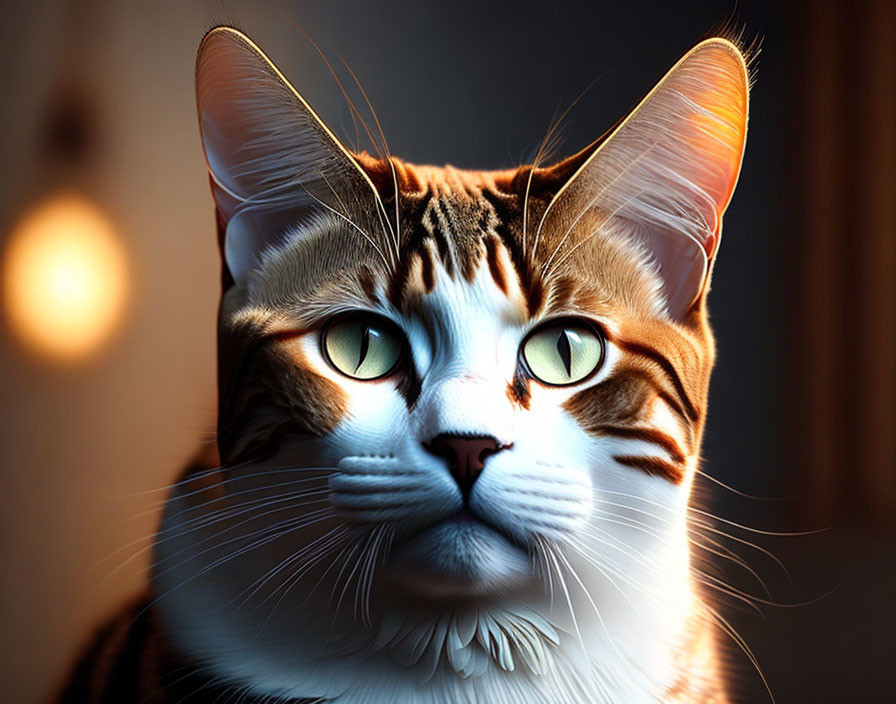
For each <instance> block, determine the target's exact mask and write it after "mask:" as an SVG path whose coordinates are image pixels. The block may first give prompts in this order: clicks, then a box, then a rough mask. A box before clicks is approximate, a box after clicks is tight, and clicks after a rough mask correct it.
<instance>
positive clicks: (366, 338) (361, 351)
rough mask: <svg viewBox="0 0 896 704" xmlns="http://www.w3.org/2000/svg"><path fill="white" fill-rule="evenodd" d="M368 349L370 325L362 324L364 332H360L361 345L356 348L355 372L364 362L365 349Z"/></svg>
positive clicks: (365, 356)
mask: <svg viewBox="0 0 896 704" xmlns="http://www.w3.org/2000/svg"><path fill="white" fill-rule="evenodd" d="M369 349H370V326H368V325H365V326H364V332H363V333H361V345H360V347H359V349H358V364H357V366H356V367H355V373H356V374H357V373H358V370H359V369H360V368H361V365H362V364H364V360H365V359H367V351H368V350H369Z"/></svg>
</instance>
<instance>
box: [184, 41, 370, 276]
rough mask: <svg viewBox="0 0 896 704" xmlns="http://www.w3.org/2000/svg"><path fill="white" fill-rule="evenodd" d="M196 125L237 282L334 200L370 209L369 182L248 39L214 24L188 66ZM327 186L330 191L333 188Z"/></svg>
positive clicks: (227, 250) (227, 258)
mask: <svg viewBox="0 0 896 704" xmlns="http://www.w3.org/2000/svg"><path fill="white" fill-rule="evenodd" d="M196 94H197V103H198V109H199V124H200V129H201V132H202V143H203V148H204V149H205V155H206V161H207V163H208V168H209V172H210V173H211V176H212V180H213V187H212V192H213V194H214V196H215V201H216V204H217V206H218V210H219V212H220V213H221V217H222V219H223V220H224V222H225V223H226V226H227V227H226V234H225V243H224V254H225V259H226V262H227V265H228V268H229V269H230V272H231V274H232V275H233V277H234V279H235V281H236V282H237V283H239V282H241V281H243V280H244V279H245V277H246V275H247V274H248V272H249V270H250V269H252V268H253V267H254V266H256V265H258V264H259V262H260V260H261V255H262V253H263V252H264V251H265V250H266V249H268V248H269V247H272V246H276V245H277V244H279V242H280V241H281V240H282V239H283V237H284V235H285V233H286V232H287V231H288V230H291V229H294V226H296V225H300V224H302V223H303V222H310V221H311V220H313V219H314V218H316V217H319V216H320V215H321V212H325V211H327V210H328V209H330V210H332V209H335V208H334V206H335V205H336V203H337V200H338V199H340V198H341V199H343V200H344V201H345V202H347V203H350V204H353V205H356V206H357V207H358V208H359V209H363V211H364V212H366V211H369V212H375V207H376V199H375V193H374V190H373V186H372V184H370V182H369V179H367V177H366V176H365V175H364V174H363V173H362V172H361V170H360V169H359V168H358V166H357V164H356V163H355V162H354V160H353V159H352V157H351V156H350V155H349V153H348V152H347V151H346V150H345V149H344V147H342V145H341V144H340V143H339V142H338V141H337V140H336V138H335V137H334V136H333V135H332V133H331V132H330V131H329V130H328V129H327V128H326V127H325V126H324V124H323V123H322V122H321V121H320V118H318V116H317V115H316V114H315V113H314V111H313V110H312V109H311V107H310V106H309V105H308V104H307V103H306V102H305V101H304V100H303V99H302V98H301V96H299V94H298V93H296V92H295V90H294V89H293V88H292V86H290V85H289V83H288V82H287V81H286V79H285V78H284V77H283V76H282V75H281V74H280V73H279V72H278V71H277V69H276V68H275V67H274V65H273V64H272V63H271V62H270V61H269V60H268V59H267V57H265V56H264V54H262V53H261V51H260V50H259V49H258V47H256V46H255V45H254V44H252V42H251V41H250V40H249V39H248V38H247V37H245V36H244V35H242V34H241V33H239V32H237V31H236V30H234V29H230V28H226V27H220V28H218V29H215V30H213V31H212V32H210V33H209V34H208V35H207V36H206V38H205V39H204V40H203V43H202V46H201V47H200V50H199V58H198V60H197V64H196ZM334 192H335V193H334Z"/></svg>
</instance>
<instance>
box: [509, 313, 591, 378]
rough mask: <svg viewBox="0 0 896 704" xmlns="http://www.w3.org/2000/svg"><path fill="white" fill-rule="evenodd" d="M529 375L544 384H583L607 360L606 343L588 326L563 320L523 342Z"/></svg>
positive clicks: (538, 330)
mask: <svg viewBox="0 0 896 704" xmlns="http://www.w3.org/2000/svg"><path fill="white" fill-rule="evenodd" d="M522 351H523V359H524V360H525V362H526V367H527V368H528V370H529V373H530V374H531V375H532V376H533V377H535V378H536V379H537V380H538V381H540V382H542V383H543V384H548V385H550V386H566V385H568V384H575V383H577V382H579V381H582V380H583V379H585V378H586V377H587V376H589V375H590V374H591V373H592V372H593V371H594V370H595V369H597V368H598V367H599V366H600V364H601V362H602V361H603V358H604V343H603V341H602V339H601V338H600V337H599V336H598V334H597V332H595V330H594V329H593V328H592V327H591V326H590V325H587V324H585V323H581V322H578V321H575V320H564V321H560V322H553V323H548V324H547V325H545V326H544V327H541V328H538V329H537V330H535V332H533V333H532V334H530V335H529V337H527V338H526V339H525V341H523V347H522Z"/></svg>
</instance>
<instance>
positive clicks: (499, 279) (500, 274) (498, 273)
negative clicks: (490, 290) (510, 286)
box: [485, 237, 507, 296]
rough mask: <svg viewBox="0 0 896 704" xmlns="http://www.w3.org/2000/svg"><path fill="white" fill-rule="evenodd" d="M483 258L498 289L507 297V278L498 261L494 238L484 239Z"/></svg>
mask: <svg viewBox="0 0 896 704" xmlns="http://www.w3.org/2000/svg"><path fill="white" fill-rule="evenodd" d="M485 258H486V261H487V262H488V270H489V272H490V273H491V275H492V278H493V279H494V280H495V283H496V284H497V286H498V288H499V289H501V292H502V293H503V294H504V295H505V296H506V295H507V277H506V276H505V275H504V267H502V266H501V260H500V259H498V247H497V243H496V242H495V238H494V237H486V238H485Z"/></svg>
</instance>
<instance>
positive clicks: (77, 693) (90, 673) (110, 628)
mask: <svg viewBox="0 0 896 704" xmlns="http://www.w3.org/2000/svg"><path fill="white" fill-rule="evenodd" d="M117 626H118V623H117V622H112V623H110V624H107V625H106V626H104V627H103V628H102V629H101V630H100V631H99V633H98V634H97V635H96V637H95V638H94V639H93V642H91V644H90V646H89V647H88V649H87V652H85V653H84V654H83V655H82V656H81V660H80V661H79V662H78V664H77V666H76V667H75V671H74V674H72V676H71V679H70V680H69V681H68V683H67V684H66V686H65V690H63V692H62V694H61V695H60V697H59V700H58V702H57V704H81V703H82V702H85V701H89V699H90V696H91V692H92V691H93V690H94V689H95V687H93V686H91V680H93V678H94V674H95V670H96V665H97V662H98V661H99V659H100V653H102V652H103V651H104V650H105V649H106V647H107V646H108V644H109V640H110V638H112V635H113V634H114V633H115V631H116V628H117Z"/></svg>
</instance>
